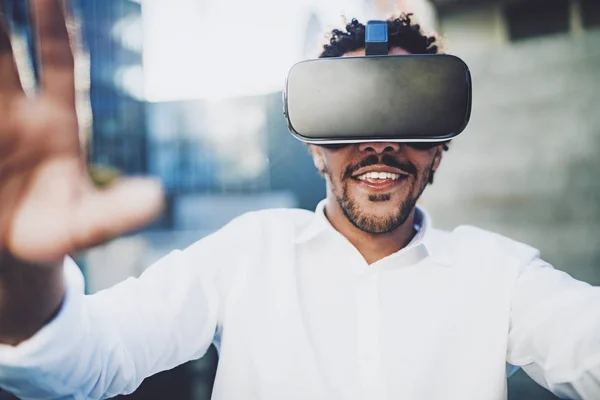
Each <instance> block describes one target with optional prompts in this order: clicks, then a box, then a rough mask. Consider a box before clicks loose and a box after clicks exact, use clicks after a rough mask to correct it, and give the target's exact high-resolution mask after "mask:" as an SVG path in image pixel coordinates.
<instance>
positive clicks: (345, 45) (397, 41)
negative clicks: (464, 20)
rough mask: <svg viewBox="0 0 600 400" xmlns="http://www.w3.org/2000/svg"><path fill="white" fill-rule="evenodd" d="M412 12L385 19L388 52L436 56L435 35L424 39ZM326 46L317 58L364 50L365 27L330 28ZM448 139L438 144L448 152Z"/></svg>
mask: <svg viewBox="0 0 600 400" xmlns="http://www.w3.org/2000/svg"><path fill="white" fill-rule="evenodd" d="M412 16H413V14H412V13H409V14H404V13H403V14H400V15H399V16H397V17H391V18H389V19H388V20H387V21H386V22H387V26H388V49H389V48H393V47H401V48H403V49H404V50H406V51H408V52H409V53H411V54H439V53H441V52H442V50H441V48H440V47H439V46H438V45H437V44H436V43H437V42H438V38H437V37H436V36H427V35H426V34H425V33H424V32H423V30H422V29H421V26H420V25H419V24H415V23H413V21H411V17H412ZM328 37H329V43H326V44H324V45H323V51H322V52H321V54H320V55H319V58H328V57H342V56H343V55H344V54H346V53H348V52H351V51H354V50H359V49H363V48H364V47H365V25H363V24H362V23H360V22H359V21H358V20H357V19H356V18H353V19H352V20H351V21H350V23H349V24H347V25H346V31H345V32H344V31H342V30H340V29H333V30H332V31H331V32H330V33H329V34H328ZM449 143H450V140H449V141H447V142H443V143H442V148H443V149H444V150H448V148H449V147H448V145H449ZM413 146H414V147H417V148H418V147H424V148H426V147H428V146H430V145H428V144H425V143H423V144H421V143H415V144H413ZM433 175H434V174H433V173H432V174H431V175H430V177H429V183H433Z"/></svg>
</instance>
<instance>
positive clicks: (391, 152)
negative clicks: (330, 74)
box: [311, 48, 443, 234]
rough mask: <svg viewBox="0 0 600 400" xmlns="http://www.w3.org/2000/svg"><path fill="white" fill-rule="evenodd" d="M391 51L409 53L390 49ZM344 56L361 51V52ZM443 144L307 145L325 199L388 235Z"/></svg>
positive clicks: (409, 209) (406, 213)
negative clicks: (324, 183) (324, 185)
mask: <svg viewBox="0 0 600 400" xmlns="http://www.w3.org/2000/svg"><path fill="white" fill-rule="evenodd" d="M390 54H407V52H406V51H404V50H403V49H398V48H396V49H392V50H391V51H390ZM346 55H351V56H360V55H364V50H357V51H353V52H352V53H348V54H346ZM442 151H443V149H442V146H441V145H438V146H434V147H422V148H421V147H413V146H410V145H408V144H404V143H360V144H351V145H347V146H341V147H334V146H331V147H323V146H314V145H312V146H311V152H312V155H313V159H314V162H315V166H316V167H317V168H318V169H319V171H321V173H322V174H323V176H324V177H325V179H326V181H327V191H328V197H329V198H332V199H335V200H336V203H337V205H338V206H339V207H340V209H341V211H342V212H343V213H344V214H345V216H346V217H347V218H348V219H349V221H350V222H351V223H352V224H353V225H354V226H355V227H357V228H358V229H361V230H362V231H365V232H369V233H376V234H379V233H388V232H391V231H393V230H394V229H396V228H397V227H399V226H400V225H402V224H403V223H404V222H405V221H406V220H407V218H408V217H409V216H410V213H411V212H412V210H413V208H414V206H415V205H416V202H417V200H418V199H419V197H420V196H421V194H422V193H423V190H424V189H425V187H426V186H427V184H428V182H429V177H430V175H431V174H432V173H433V172H434V171H435V170H437V168H438V166H439V163H440V161H441V157H442Z"/></svg>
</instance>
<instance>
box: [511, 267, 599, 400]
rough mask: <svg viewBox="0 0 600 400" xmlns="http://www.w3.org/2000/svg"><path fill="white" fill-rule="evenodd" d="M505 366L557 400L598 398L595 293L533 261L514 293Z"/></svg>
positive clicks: (592, 289) (596, 296) (597, 322)
mask: <svg viewBox="0 0 600 400" xmlns="http://www.w3.org/2000/svg"><path fill="white" fill-rule="evenodd" d="M507 361H508V362H509V363H510V364H512V365H516V366H520V367H521V368H523V370H524V371H525V372H526V373H527V374H528V375H529V376H530V377H531V378H532V379H533V380H535V381H536V382H537V383H538V384H540V385H541V386H543V387H545V388H546V389H548V390H549V391H551V392H552V393H554V394H555V395H556V396H558V397H560V398H565V399H586V400H587V399H598V398H600V288H598V287H594V286H591V285H589V284H587V283H585V282H581V281H578V280H576V279H574V278H572V277H571V276H570V275H568V274H566V273H565V272H562V271H559V270H556V269H555V268H553V267H552V266H551V265H549V264H548V263H546V262H544V261H543V260H541V259H539V258H537V257H536V258H535V259H534V260H533V261H531V262H530V263H529V264H528V265H527V266H526V267H525V268H524V269H523V271H522V273H521V275H520V277H519V278H518V280H517V282H516V285H515V288H514V293H513V296H512V303H511V315H510V330H509V343H508V354H507Z"/></svg>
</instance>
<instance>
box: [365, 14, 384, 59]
mask: <svg viewBox="0 0 600 400" xmlns="http://www.w3.org/2000/svg"><path fill="white" fill-rule="evenodd" d="M386 54H388V26H387V22H386V21H375V20H373V21H369V22H367V26H366V30H365V55H367V56H378V55H386Z"/></svg>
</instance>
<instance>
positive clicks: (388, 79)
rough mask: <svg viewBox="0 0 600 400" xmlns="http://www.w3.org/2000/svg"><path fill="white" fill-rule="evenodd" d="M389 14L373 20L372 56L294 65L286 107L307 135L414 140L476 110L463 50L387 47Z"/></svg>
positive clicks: (293, 125) (369, 30) (450, 133)
mask: <svg viewBox="0 0 600 400" xmlns="http://www.w3.org/2000/svg"><path fill="white" fill-rule="evenodd" d="M387 29H388V28H387V23H386V22H385V21H369V22H368V23H367V26H366V32H365V42H366V46H365V52H366V55H365V56H361V57H335V58H319V59H311V60H306V61H301V62H299V63H296V64H294V65H293V66H292V68H291V69H290V70H289V73H288V76H287V79H286V83H285V89H284V91H283V113H284V116H285V119H286V121H287V125H288V128H289V130H290V132H291V133H292V135H294V136H295V137H296V138H297V139H299V140H301V141H302V142H305V143H311V144H317V145H346V144H351V143H362V142H409V143H410V142H413V143H414V144H415V145H416V144H417V143H421V144H428V143H429V144H431V145H435V144H437V143H440V142H447V141H448V140H450V139H452V138H454V137H456V136H458V135H459V134H460V133H461V132H462V131H463V130H464V129H465V128H466V126H467V124H468V122H469V118H470V116H471V74H470V72H469V69H468V67H467V65H466V64H465V63H464V62H463V61H462V60H461V59H460V58H458V57H456V56H451V55H444V54H427V55H413V54H410V55H388V30H387Z"/></svg>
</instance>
